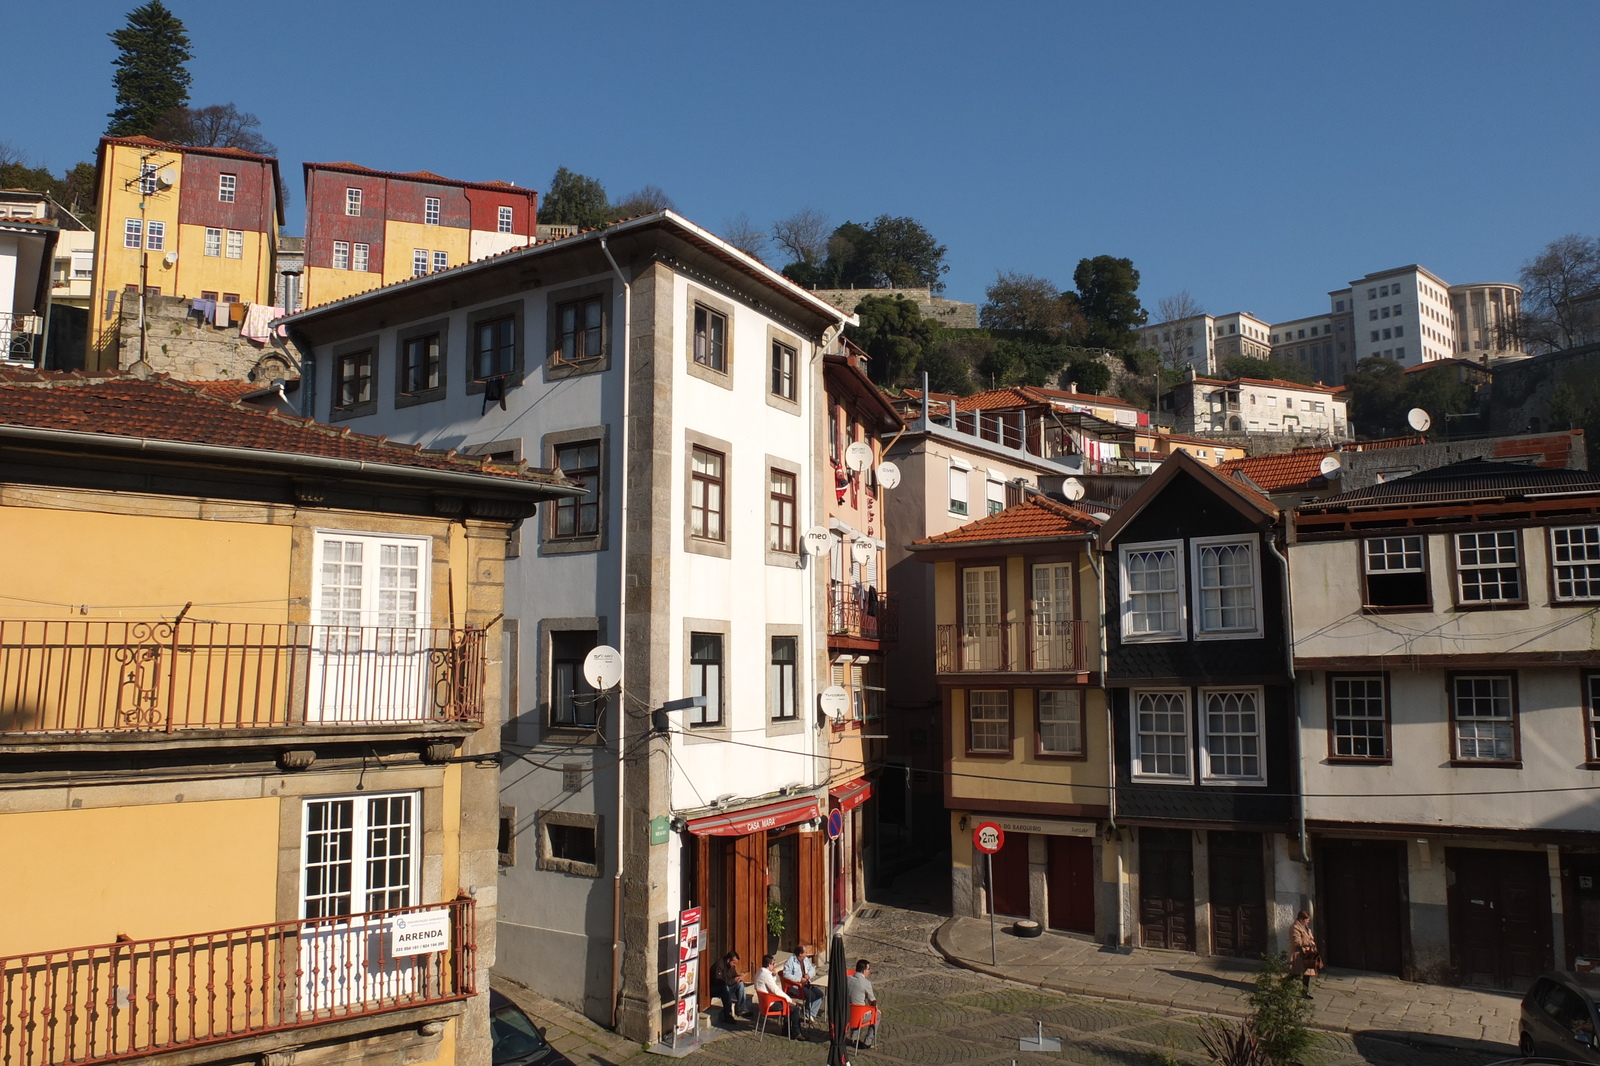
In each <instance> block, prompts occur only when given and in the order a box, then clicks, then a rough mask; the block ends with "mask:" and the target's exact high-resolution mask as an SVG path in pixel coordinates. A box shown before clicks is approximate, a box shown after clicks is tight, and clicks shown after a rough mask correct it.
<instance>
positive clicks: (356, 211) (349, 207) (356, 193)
mask: <svg viewBox="0 0 1600 1066" xmlns="http://www.w3.org/2000/svg"><path fill="white" fill-rule="evenodd" d="M344 213H345V214H347V215H350V216H352V217H355V218H360V217H361V190H360V189H346V190H345V191H344Z"/></svg>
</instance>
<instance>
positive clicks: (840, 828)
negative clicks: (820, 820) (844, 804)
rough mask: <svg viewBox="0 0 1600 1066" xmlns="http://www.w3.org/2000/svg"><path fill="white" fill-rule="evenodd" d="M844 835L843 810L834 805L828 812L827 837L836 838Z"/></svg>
mask: <svg viewBox="0 0 1600 1066" xmlns="http://www.w3.org/2000/svg"><path fill="white" fill-rule="evenodd" d="M843 835H844V812H843V811H841V810H839V809H838V808H837V807H835V808H834V809H833V810H831V811H829V812H828V839H829V840H838V839H839V838H840V837H841V836H843Z"/></svg>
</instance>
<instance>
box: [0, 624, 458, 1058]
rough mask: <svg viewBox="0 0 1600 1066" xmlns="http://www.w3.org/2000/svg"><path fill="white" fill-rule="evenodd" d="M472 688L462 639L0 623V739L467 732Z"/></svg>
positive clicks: (453, 634) (256, 627)
mask: <svg viewBox="0 0 1600 1066" xmlns="http://www.w3.org/2000/svg"><path fill="white" fill-rule="evenodd" d="M483 675H484V634H483V631H482V630H480V629H472V628H469V629H413V628H385V627H376V626H314V625H296V624H260V623H246V622H176V623H174V622H110V621H105V622H102V621H91V620H84V621H35V620H0V736H3V735H5V734H59V733H90V732H119V733H138V732H145V733H149V732H175V731H178V730H186V729H205V730H218V729H272V728H283V727H289V726H293V727H296V728H299V727H303V726H305V727H316V726H332V725H352V724H394V723H402V722H477V721H481V720H482V718H483ZM0 1066H9V1064H4V1063H0Z"/></svg>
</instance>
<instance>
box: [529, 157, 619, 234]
mask: <svg viewBox="0 0 1600 1066" xmlns="http://www.w3.org/2000/svg"><path fill="white" fill-rule="evenodd" d="M612 217H613V216H612V214H611V201H610V200H609V199H608V198H607V196H606V187H605V186H604V185H601V184H600V183H599V182H598V181H596V180H595V179H594V178H591V177H588V176H586V175H583V174H576V173H574V172H572V171H570V170H568V169H567V168H566V167H558V168H557V169H556V172H555V176H554V177H552V178H551V179H550V186H549V188H547V189H546V190H545V193H544V197H543V198H542V199H541V200H540V201H539V221H540V222H544V223H550V224H555V225H564V226H577V227H578V228H579V229H597V228H599V227H601V226H604V225H606V224H607V223H608V222H610V221H611V220H612Z"/></svg>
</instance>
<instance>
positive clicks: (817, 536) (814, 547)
mask: <svg viewBox="0 0 1600 1066" xmlns="http://www.w3.org/2000/svg"><path fill="white" fill-rule="evenodd" d="M800 541H801V543H803V544H804V545H805V546H806V551H807V552H808V553H809V554H811V555H826V554H828V552H829V550H830V549H832V548H833V534H832V533H829V532H828V527H827V526H812V527H811V528H810V529H808V530H806V531H805V532H804V533H802V534H801V535H800Z"/></svg>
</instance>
